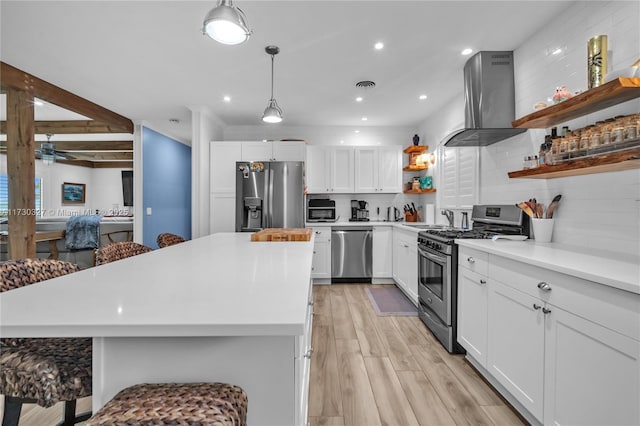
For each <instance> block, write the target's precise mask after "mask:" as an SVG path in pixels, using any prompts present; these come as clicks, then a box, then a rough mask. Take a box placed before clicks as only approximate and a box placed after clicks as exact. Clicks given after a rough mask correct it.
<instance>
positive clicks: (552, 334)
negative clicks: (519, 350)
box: [544, 295, 640, 425]
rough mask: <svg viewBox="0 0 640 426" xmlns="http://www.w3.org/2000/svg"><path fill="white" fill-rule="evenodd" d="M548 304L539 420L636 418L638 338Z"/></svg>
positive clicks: (639, 406)
mask: <svg viewBox="0 0 640 426" xmlns="http://www.w3.org/2000/svg"><path fill="white" fill-rule="evenodd" d="M636 296H637V295H636ZM550 309H551V312H550V313H549V314H548V315H547V316H546V318H545V320H546V321H547V323H546V324H545V326H546V335H545V352H546V353H545V377H544V380H545V383H546V384H547V386H546V388H545V399H544V423H545V424H549V425H564V424H574V425H586V424H592V425H638V424H640V392H639V389H638V388H639V387H640V364H639V362H638V355H639V354H638V351H639V350H640V342H638V341H636V340H633V339H630V338H629V337H626V336H623V335H621V334H620V333H617V332H615V331H613V330H610V329H608V328H606V327H602V326H600V325H598V324H595V323H593V322H591V321H589V320H587V319H584V318H581V317H579V316H577V315H574V314H571V313H569V312H566V311H565V310H563V309H560V308H556V307H551V308H550ZM636 319H637V318H636ZM637 320H638V319H637Z"/></svg>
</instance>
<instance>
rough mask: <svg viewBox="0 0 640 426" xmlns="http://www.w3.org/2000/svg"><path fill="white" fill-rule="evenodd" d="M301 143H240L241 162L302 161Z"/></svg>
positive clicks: (303, 151)
mask: <svg viewBox="0 0 640 426" xmlns="http://www.w3.org/2000/svg"><path fill="white" fill-rule="evenodd" d="M304 160H305V144H304V143H303V142H283V141H270V142H242V161H304Z"/></svg>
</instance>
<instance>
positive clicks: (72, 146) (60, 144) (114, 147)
mask: <svg viewBox="0 0 640 426" xmlns="http://www.w3.org/2000/svg"><path fill="white" fill-rule="evenodd" d="M41 143H44V141H36V142H35V145H36V146H35V148H36V150H38V149H40V144H41ZM51 143H53V144H54V145H55V148H56V149H57V150H58V151H132V150H133V141H57V140H56V141H54V140H52V141H51ZM6 146H7V142H6V141H0V148H2V147H6Z"/></svg>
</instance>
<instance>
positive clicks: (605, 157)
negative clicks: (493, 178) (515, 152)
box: [509, 146, 640, 179]
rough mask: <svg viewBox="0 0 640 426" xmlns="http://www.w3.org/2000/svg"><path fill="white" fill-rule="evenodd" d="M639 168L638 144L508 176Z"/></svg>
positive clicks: (550, 176)
mask: <svg viewBox="0 0 640 426" xmlns="http://www.w3.org/2000/svg"><path fill="white" fill-rule="evenodd" d="M638 168H640V146H638V147H634V148H631V149H626V150H624V151H618V152H612V153H609V154H600V155H597V156H593V157H584V158H576V159H574V160H569V161H565V162H562V163H560V164H554V165H548V166H544V167H536V168H535V169H526V170H517V171H514V172H509V177H510V178H526V179H553V178H559V177H566V176H580V175H587V174H592V173H604V172H616V171H621V170H631V169H638Z"/></svg>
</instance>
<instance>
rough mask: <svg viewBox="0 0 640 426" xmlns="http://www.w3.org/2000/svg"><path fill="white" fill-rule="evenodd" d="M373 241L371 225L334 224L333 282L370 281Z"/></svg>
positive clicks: (332, 238)
mask: <svg viewBox="0 0 640 426" xmlns="http://www.w3.org/2000/svg"><path fill="white" fill-rule="evenodd" d="M372 242H373V229H372V228H371V227H370V226H332V227H331V282H334V283H340V282H354V283H355V282H357V283H363V282H365V283H370V282H371V276H372V272H371V271H372V266H371V264H372V259H371V258H372Z"/></svg>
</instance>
